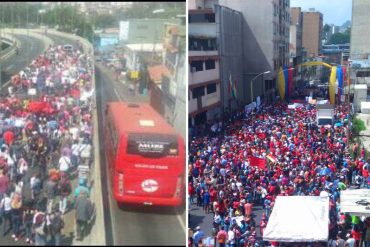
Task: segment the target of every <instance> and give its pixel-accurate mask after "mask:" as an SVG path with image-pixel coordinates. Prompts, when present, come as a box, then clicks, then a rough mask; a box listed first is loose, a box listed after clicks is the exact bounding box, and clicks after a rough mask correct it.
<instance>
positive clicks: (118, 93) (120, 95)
mask: <svg viewBox="0 0 370 247" xmlns="http://www.w3.org/2000/svg"><path fill="white" fill-rule="evenodd" d="M95 68H96V69H95V74H96V83H97V88H96V91H97V94H98V102H97V107H98V112H100V114H101V113H102V112H103V107H104V106H105V104H106V102H108V101H129V102H138V101H147V100H148V99H147V98H146V97H143V96H135V97H133V96H131V95H129V94H128V90H127V85H124V84H123V83H122V82H117V81H113V78H112V76H111V74H112V72H111V71H110V70H107V69H106V68H105V67H104V66H102V65H101V64H100V63H98V64H97V65H96V67H95ZM99 108H100V109H99ZM99 119H100V120H99V121H100V123H99V126H100V128H102V126H103V124H102V122H101V120H102V119H103V116H102V115H99ZM99 132H100V133H103V131H102V129H100V130H99ZM100 139H101V140H102V137H101V136H100ZM100 151H101V155H100V156H101V164H102V186H103V188H102V189H103V203H104V209H105V212H104V214H105V225H106V232H107V235H110V236H107V244H114V245H158V246H164V245H185V243H186V242H185V239H186V235H185V231H186V228H185V224H186V223H185V222H186V220H185V219H186V213H185V212H182V213H179V212H176V210H175V209H174V208H152V207H127V208H125V209H123V210H122V209H120V208H119V207H118V205H117V203H116V202H115V201H114V199H113V197H112V193H111V190H110V186H109V184H108V179H109V178H108V176H107V171H106V167H107V166H106V165H105V154H104V149H102V150H100ZM110 233H111V234H110Z"/></svg>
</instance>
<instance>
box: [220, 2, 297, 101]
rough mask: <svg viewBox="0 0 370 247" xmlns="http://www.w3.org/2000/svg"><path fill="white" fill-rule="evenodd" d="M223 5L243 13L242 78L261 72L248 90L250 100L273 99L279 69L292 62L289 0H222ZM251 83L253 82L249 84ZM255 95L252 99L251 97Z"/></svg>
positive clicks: (246, 79)
mask: <svg viewBox="0 0 370 247" xmlns="http://www.w3.org/2000/svg"><path fill="white" fill-rule="evenodd" d="M219 2H220V5H224V6H227V7H229V8H231V9H234V10H238V11H240V12H241V13H242V14H243V17H244V23H243V49H244V51H243V53H244V58H243V64H244V67H243V70H244V76H243V81H246V82H249V83H251V79H252V78H254V77H255V76H256V75H259V74H260V73H263V72H267V71H270V73H269V74H263V75H261V76H259V77H257V78H256V79H255V80H254V82H253V86H252V87H251V88H252V90H253V93H252V94H251V92H250V91H251V90H248V92H249V95H248V96H249V98H248V100H249V102H251V101H256V99H257V97H260V99H261V101H265V102H271V101H272V100H274V98H275V95H276V93H277V92H276V90H275V85H276V80H277V77H278V70H279V68H280V67H281V66H288V65H289V27H290V1H289V0H265V1H254V0H220V1H219ZM248 86H250V85H248ZM252 96H253V99H252Z"/></svg>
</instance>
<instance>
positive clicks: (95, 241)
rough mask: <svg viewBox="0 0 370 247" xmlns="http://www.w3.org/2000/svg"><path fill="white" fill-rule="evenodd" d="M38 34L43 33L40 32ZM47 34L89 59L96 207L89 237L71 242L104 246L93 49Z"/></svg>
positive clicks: (89, 45)
mask: <svg viewBox="0 0 370 247" xmlns="http://www.w3.org/2000/svg"><path fill="white" fill-rule="evenodd" d="M39 32H43V30H40V31H39ZM48 33H50V34H53V35H59V36H62V37H64V38H69V39H74V40H76V39H77V40H79V41H80V42H81V44H82V46H83V49H84V52H85V53H86V54H87V56H88V57H90V61H91V66H92V68H91V69H92V75H93V76H92V80H93V85H94V92H95V97H94V98H93V104H92V115H93V133H94V136H93V147H94V169H93V174H91V176H92V177H91V178H92V179H93V181H94V186H93V188H92V191H91V199H92V200H93V201H94V202H95V206H96V219H95V224H94V226H93V227H92V229H91V232H90V234H89V236H87V237H86V238H85V239H84V241H82V242H75V240H73V245H106V238H105V225H104V210H103V198H102V194H101V187H102V185H101V173H100V155H99V150H100V143H99V133H98V131H99V123H98V113H97V108H96V91H95V89H96V84H95V66H94V49H93V46H92V44H91V43H90V42H89V41H87V40H86V39H84V38H81V37H80V36H77V35H73V34H68V33H62V32H59V31H56V30H50V29H48Z"/></svg>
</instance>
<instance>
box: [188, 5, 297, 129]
mask: <svg viewBox="0 0 370 247" xmlns="http://www.w3.org/2000/svg"><path fill="white" fill-rule="evenodd" d="M289 27H290V1H289V0H267V1H259V2H257V1H254V0H191V1H190V2H189V115H190V117H189V121H190V123H193V124H194V123H197V122H204V121H205V120H207V119H209V118H210V119H212V115H213V116H215V115H218V114H219V113H220V114H221V115H223V114H224V113H227V112H231V111H235V110H236V109H240V108H242V107H243V106H244V105H246V104H249V103H251V102H255V101H256V100H257V98H259V99H260V100H261V101H264V102H266V103H269V102H272V101H273V100H274V99H275V96H276V90H275V88H276V86H275V85H276V80H277V77H278V70H279V68H280V67H281V66H288V65H289ZM261 30H263V31H261ZM213 61H214V62H213ZM267 71H270V73H268V74H263V72H267ZM261 73H262V74H261ZM257 75H260V76H258V77H257V78H255V77H256V76H257ZM252 79H253V82H252ZM208 85H210V86H208ZM230 86H232V87H235V88H236V92H237V93H236V95H233V96H231V94H230ZM206 87H208V89H206ZM211 109H212V110H211ZM197 115H200V116H199V117H197Z"/></svg>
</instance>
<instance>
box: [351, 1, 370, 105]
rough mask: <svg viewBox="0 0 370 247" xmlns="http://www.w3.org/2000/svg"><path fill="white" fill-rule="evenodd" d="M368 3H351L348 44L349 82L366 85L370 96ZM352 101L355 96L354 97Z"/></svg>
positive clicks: (369, 3)
mask: <svg viewBox="0 0 370 247" xmlns="http://www.w3.org/2000/svg"><path fill="white" fill-rule="evenodd" d="M369 11H370V2H369V1H366V0H353V1H352V27H351V44H350V61H351V64H350V82H351V84H366V85H367V88H368V90H367V93H368V94H367V95H369V94H370V46H369V44H370V29H369V25H370V19H369ZM354 101H358V99H356V94H355V95H354Z"/></svg>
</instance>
